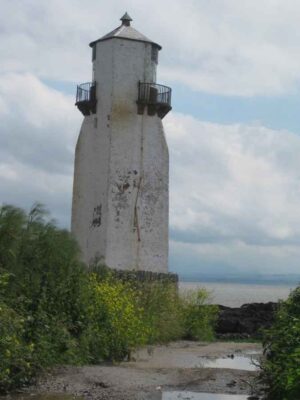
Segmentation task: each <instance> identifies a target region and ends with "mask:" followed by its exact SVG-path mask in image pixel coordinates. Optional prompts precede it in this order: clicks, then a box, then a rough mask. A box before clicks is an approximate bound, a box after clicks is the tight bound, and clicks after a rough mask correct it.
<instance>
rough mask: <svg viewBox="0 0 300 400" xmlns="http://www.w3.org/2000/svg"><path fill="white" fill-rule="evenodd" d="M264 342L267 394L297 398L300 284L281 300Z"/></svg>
mask: <svg viewBox="0 0 300 400" xmlns="http://www.w3.org/2000/svg"><path fill="white" fill-rule="evenodd" d="M263 345H264V353H265V355H266V359H265V361H263V362H262V365H261V368H262V373H261V381H262V382H263V383H264V384H266V398H267V399H270V400H271V399H272V400H295V399H298V398H300V287H298V288H297V289H295V290H294V291H293V292H292V293H291V295H290V296H289V298H288V300H287V301H285V302H283V303H282V304H281V306H280V308H279V311H278V312H277V315H276V319H275V322H274V324H273V326H272V328H271V329H269V330H268V331H266V332H265V334H264V340H263Z"/></svg>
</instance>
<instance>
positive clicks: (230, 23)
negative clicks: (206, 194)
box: [0, 0, 300, 106]
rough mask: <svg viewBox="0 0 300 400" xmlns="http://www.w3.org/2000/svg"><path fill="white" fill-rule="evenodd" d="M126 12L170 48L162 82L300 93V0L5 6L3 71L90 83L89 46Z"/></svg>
mask: <svg viewBox="0 0 300 400" xmlns="http://www.w3.org/2000/svg"><path fill="white" fill-rule="evenodd" d="M126 9H127V11H128V12H129V13H130V14H132V17H133V18H134V26H135V27H136V28H137V29H139V30H140V31H142V32H143V33H144V34H146V35H147V36H149V37H150V38H152V39H153V40H154V41H158V42H159V43H161V44H162V45H163V47H164V49H163V51H162V53H161V62H160V69H159V74H160V77H161V79H162V80H165V81H168V82H181V83H183V84H184V85H187V86H189V87H190V88H192V89H193V90H201V91H207V92H210V93H217V94H226V95H238V96H253V95H272V94H284V93H290V92H293V91H295V90H298V86H299V78H300V40H299V29H298V20H299V17H298V16H299V13H300V3H299V1H297V0H268V1H264V2H262V1H260V0H243V1H239V0H217V1H207V0H197V1H195V0H186V1H184V2H183V1H180V0H165V1H164V2H161V1H159V0H154V1H153V2H151V3H145V2H141V1H140V0H111V1H110V2H109V3H108V2H107V1H104V0H86V1H85V2H84V4H83V3H82V2H81V1H79V0H75V1H74V0H63V1H59V0H51V1H47V2H46V1H39V2H37V1H36V0H28V1H23V0H22V1H21V0H11V1H9V2H2V4H1V15H0V26H1V39H0V52H1V55H2V61H1V67H0V72H1V73H2V74H3V73H7V72H11V71H13V72H21V73H23V72H30V73H33V74H35V75H37V76H39V77H40V78H43V79H54V80H71V81H78V82H80V81H86V80H89V77H90V76H91V63H90V57H91V54H90V49H89V47H88V43H89V42H90V41H92V40H94V39H97V38H98V37H100V36H102V35H104V34H105V33H107V32H108V31H110V30H112V29H113V28H115V27H116V26H117V25H118V23H119V21H118V18H119V17H120V16H121V14H122V13H123V12H124V11H125V10H126ZM0 106H1V105H0Z"/></svg>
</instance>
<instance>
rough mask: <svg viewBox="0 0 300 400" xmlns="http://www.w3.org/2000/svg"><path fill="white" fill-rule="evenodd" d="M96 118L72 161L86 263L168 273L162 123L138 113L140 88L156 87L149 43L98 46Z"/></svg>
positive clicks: (86, 126)
mask: <svg viewBox="0 0 300 400" xmlns="http://www.w3.org/2000/svg"><path fill="white" fill-rule="evenodd" d="M96 46H97V48H96V60H95V61H94V63H93V74H94V80H95V81H96V85H97V86H96V89H97V101H98V103H97V113H96V114H94V115H90V116H87V117H85V118H84V121H83V124H82V127H81V130H80V134H79V138H78V142H77V146H76V154H75V171H74V187H73V205H72V232H73V234H74V235H75V237H76V238H77V240H78V242H79V245H80V248H81V250H82V258H83V260H84V261H85V262H87V263H90V262H91V261H92V260H93V259H94V258H95V257H97V258H101V259H102V260H103V262H105V264H106V265H108V266H109V267H111V268H116V269H136V270H147V271H154V272H168V202H169V192H168V182H169V177H168V173H169V159H168V148H167V144H166V140H165V135H164V131H163V126H162V122H161V119H160V118H159V117H158V116H156V115H155V116H148V115H147V110H145V112H144V115H138V113H137V104H136V101H137V98H138V82H139V81H143V82H155V77H156V64H155V62H153V61H152V60H151V49H152V44H151V43H150V42H149V43H148V42H142V41H133V40H127V39H121V38H112V39H108V40H105V41H100V42H98V43H97V44H96Z"/></svg>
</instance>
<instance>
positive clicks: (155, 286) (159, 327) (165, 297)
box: [138, 281, 184, 344]
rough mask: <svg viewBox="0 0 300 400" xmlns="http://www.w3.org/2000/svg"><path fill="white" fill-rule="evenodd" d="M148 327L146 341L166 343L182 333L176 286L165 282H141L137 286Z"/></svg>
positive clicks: (144, 319) (179, 303) (179, 304)
mask: <svg viewBox="0 0 300 400" xmlns="http://www.w3.org/2000/svg"><path fill="white" fill-rule="evenodd" d="M138 293H139V302H140V305H141V307H142V308H143V310H144V316H143V321H144V324H145V326H146V327H147V328H148V332H149V337H148V343H149V344H151V343H166V342H169V341H170V340H175V339H178V338H180V337H181V336H182V334H183V330H184V329H183V325H182V312H181V311H182V310H181V302H180V298H179V295H178V292H177V287H176V285H174V284H173V283H167V282H159V281H152V282H143V283H140V284H139V288H138Z"/></svg>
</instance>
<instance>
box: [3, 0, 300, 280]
mask: <svg viewBox="0 0 300 400" xmlns="http://www.w3.org/2000/svg"><path fill="white" fill-rule="evenodd" d="M0 6H1V7H0V9H1V14H0V55H1V57H0V121H1V124H0V203H11V204H15V205H18V206H22V207H25V208H29V207H30V205H32V204H33V203H34V202H35V201H40V202H42V203H44V204H45V205H46V206H47V208H48V209H49V210H50V211H51V213H52V215H53V217H54V218H55V219H56V220H57V222H58V223H59V224H60V225H61V226H64V227H68V228H69V225H70V206H71V191H72V173H73V157H74V148H75V143H76V139H77V135H78V132H79V127H80V123H81V120H82V116H81V114H80V113H79V112H78V110H77V109H76V108H75V107H74V92H75V87H76V84H77V83H81V82H85V81H89V80H90V79H91V54H90V52H91V51H90V48H89V47H88V43H89V42H91V41H92V40H95V39H97V38H99V37H101V36H103V35H104V34H106V33H107V32H109V31H111V30H112V29H114V28H115V27H117V26H118V25H119V18H120V17H121V16H122V14H123V13H124V12H125V11H128V12H129V14H130V15H131V17H132V18H133V19H134V21H133V26H134V27H135V28H136V29H138V30H139V31H141V32H142V33H144V34H145V35H146V36H148V37H150V38H151V39H152V40H153V41H156V42H158V43H160V44H161V45H162V46H163V50H162V51H161V53H160V60H159V71H158V80H159V82H160V83H165V84H167V85H170V86H172V88H173V111H172V113H170V114H169V115H168V116H167V117H166V118H165V119H164V125H165V129H166V135H167V140H168V144H169V149H170V161H171V163H170V174H171V177H170V178H171V181H170V192H171V193H170V269H171V270H173V271H177V272H180V273H181V274H186V273H189V274H191V273H195V272H197V271H199V272H200V273H201V274H205V273H210V274H211V273H219V274H221V273H224V272H226V273H230V274H236V273H246V274H249V273H259V274H269V273H271V274H274V273H275V274H277V273H280V274H282V273H283V274H289V273H300V261H299V260H300V112H299V110H300V28H299V20H300V2H299V0H264V1H263V2H262V1H261V0H243V1H241V0H209V1H207V0H184V1H183V0H164V1H161V0H153V1H152V2H146V1H142V0H110V1H103V0H85V1H84V2H83V1H80V0H9V1H8V0H0Z"/></svg>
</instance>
